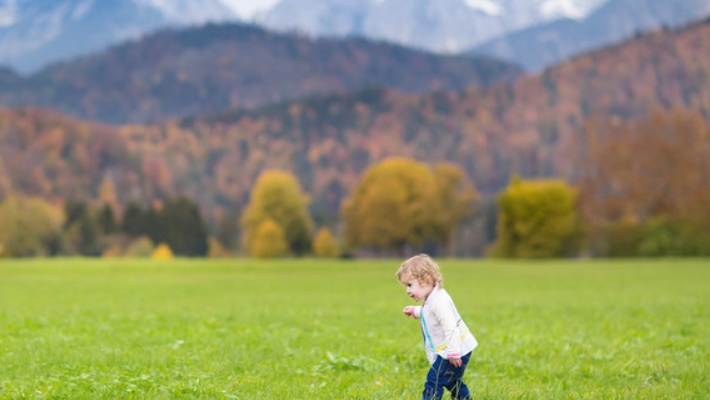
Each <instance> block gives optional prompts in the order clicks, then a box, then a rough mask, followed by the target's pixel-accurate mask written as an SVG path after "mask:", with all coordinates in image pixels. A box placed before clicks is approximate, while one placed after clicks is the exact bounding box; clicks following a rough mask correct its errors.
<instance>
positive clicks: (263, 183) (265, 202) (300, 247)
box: [241, 170, 313, 255]
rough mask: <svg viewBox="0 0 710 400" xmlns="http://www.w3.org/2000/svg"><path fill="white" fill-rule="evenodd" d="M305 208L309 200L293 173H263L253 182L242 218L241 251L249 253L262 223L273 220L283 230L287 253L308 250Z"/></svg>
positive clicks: (309, 221) (307, 227)
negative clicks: (242, 247)
mask: <svg viewBox="0 0 710 400" xmlns="http://www.w3.org/2000/svg"><path fill="white" fill-rule="evenodd" d="M307 205H308V197H307V196H306V195H305V194H304V193H303V191H302V190H301V185H300V183H299V182H298V178H296V177H295V176H294V175H293V174H291V173H289V172H284V171H276V170H268V171H264V172H263V173H262V174H261V175H260V176H259V178H258V179H257V181H256V184H255V186H254V189H253V190H252V193H251V198H250V201H249V205H248V206H247V207H246V209H245V210H244V214H243V216H242V219H241V225H242V229H243V232H244V236H243V246H244V248H245V249H247V250H248V251H251V249H252V247H253V246H252V242H253V241H254V240H255V238H256V236H257V231H258V230H259V229H261V228H260V227H261V226H262V224H263V223H264V221H266V220H272V221H273V222H274V223H276V224H277V225H278V226H279V227H280V228H281V229H282V230H283V234H284V238H285V240H286V243H287V250H289V251H291V252H292V253H293V254H295V255H301V254H304V253H305V252H307V251H309V250H310V248H311V229H312V225H313V222H312V221H311V218H310V216H309V215H308V209H307ZM252 255H254V254H253V253H252Z"/></svg>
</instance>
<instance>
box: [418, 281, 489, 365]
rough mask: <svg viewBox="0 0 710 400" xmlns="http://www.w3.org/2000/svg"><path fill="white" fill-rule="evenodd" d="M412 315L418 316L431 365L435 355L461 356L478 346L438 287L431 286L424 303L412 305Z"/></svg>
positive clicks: (446, 357) (443, 292)
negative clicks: (431, 289)
mask: <svg viewBox="0 0 710 400" xmlns="http://www.w3.org/2000/svg"><path fill="white" fill-rule="evenodd" d="M413 315H414V317H415V318H419V319H420V325H421V327H422V336H424V348H425V349H426V355H427V358H428V359H429V363H431V364H434V361H436V356H437V355H440V356H441V357H443V358H444V359H448V358H456V357H462V356H465V355H466V354H468V353H470V352H471V351H472V350H473V349H475V348H476V346H478V342H477V341H476V338H474V337H473V334H471V332H470V331H469V330H468V327H467V326H466V323H464V322H463V320H462V319H461V315H459V313H458V311H457V310H456V306H455V305H454V301H453V300H452V299H451V296H449V294H448V293H447V292H446V290H444V289H443V288H440V287H439V286H436V287H435V288H434V290H433V291H432V292H431V293H430V294H429V297H427V299H426V300H425V301H424V304H423V305H421V306H416V307H415V308H414V314H413Z"/></svg>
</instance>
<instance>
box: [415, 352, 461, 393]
mask: <svg viewBox="0 0 710 400" xmlns="http://www.w3.org/2000/svg"><path fill="white" fill-rule="evenodd" d="M469 358H471V353H468V354H466V355H465V356H463V357H461V366H460V367H458V368H457V367H454V366H453V365H451V363H449V360H446V359H444V358H443V357H441V356H439V357H437V358H436V361H435V362H434V365H432V366H431V368H430V369H429V373H428V374H427V375H426V383H425V384H424V392H423V393H422V399H424V400H431V399H437V400H438V399H441V397H442V396H443V395H444V388H446V389H448V390H449V392H451V398H452V399H462V400H463V399H470V398H471V395H470V393H469V391H468V387H467V386H466V384H465V383H463V373H464V371H466V365H468V360H469Z"/></svg>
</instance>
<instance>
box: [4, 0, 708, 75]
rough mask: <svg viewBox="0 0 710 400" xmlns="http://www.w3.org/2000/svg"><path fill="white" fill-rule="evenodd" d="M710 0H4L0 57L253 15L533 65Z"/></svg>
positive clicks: (36, 54) (678, 18)
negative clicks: (249, 2) (249, 7)
mask: <svg viewBox="0 0 710 400" xmlns="http://www.w3.org/2000/svg"><path fill="white" fill-rule="evenodd" d="M709 5H710V0H497V1H496V0H280V1H277V2H275V3H274V4H273V5H272V6H271V7H270V8H268V9H265V10H262V11H261V12H259V13H258V14H254V15H249V16H247V15H244V14H243V10H242V9H243V8H244V7H243V6H241V5H240V3H239V2H235V1H230V0H172V1H165V0H111V1H101V0H5V1H3V2H0V64H3V65H6V66H9V67H11V68H12V69H14V70H15V71H17V72H18V73H20V74H23V75H28V74H32V73H35V72H37V71H38V70H40V69H41V68H43V67H45V66H47V65H48V64H50V63H53V62H56V61H63V60H68V59H70V58H73V57H75V56H79V55H86V54H88V53H91V52H96V51H100V50H103V49H104V48H106V47H107V46H111V45H115V44H117V43H121V42H125V41H126V40H135V39H138V38H140V37H141V36H143V35H146V34H150V33H153V32H155V31H156V30H159V29H164V28H166V27H173V28H176V27H186V26H190V25H199V24H203V23H205V22H207V21H212V22H234V21H242V22H253V23H256V24H258V25H260V26H263V27H265V28H267V29H269V30H276V31H279V32H285V31H294V30H295V31H298V32H299V33H301V34H305V35H309V36H313V37H351V36H357V37H365V38H369V39H372V40H386V41H389V42H392V43H396V44H400V45H404V46H408V47H414V48H418V49H423V50H427V51H433V52H439V53H446V54H451V53H464V52H469V51H473V52H475V53H476V54H486V55H490V56H495V57H499V58H502V59H505V60H509V61H511V62H515V63H518V64H520V65H523V66H526V67H527V68H528V69H529V70H531V71H537V70H541V69H542V68H544V67H547V66H549V65H551V64H552V63H554V62H558V61H560V60H562V59H565V58H567V57H570V56H572V55H575V54H579V53H581V52H582V51H586V50H590V49H592V48H596V47H599V46H603V45H607V44H611V43H614V42H618V41H620V40H623V39H625V38H628V37H630V36H631V35H633V34H636V33H638V32H641V31H645V30H649V29H654V28H658V27H661V26H664V25H667V26H677V25H678V24H683V23H686V22H689V21H692V20H697V19H701V18H703V17H704V16H705V15H707V13H708V12H710V11H709Z"/></svg>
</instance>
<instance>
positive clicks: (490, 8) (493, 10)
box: [464, 0, 503, 16]
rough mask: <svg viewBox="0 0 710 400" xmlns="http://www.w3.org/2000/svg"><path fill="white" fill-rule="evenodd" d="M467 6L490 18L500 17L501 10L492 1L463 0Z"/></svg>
mask: <svg viewBox="0 0 710 400" xmlns="http://www.w3.org/2000/svg"><path fill="white" fill-rule="evenodd" d="M464 3H466V5H467V6H469V7H470V8H472V9H474V10H478V11H481V12H483V13H484V14H488V15H491V16H497V15H500V14H501V12H502V11H503V9H502V8H501V6H500V5H499V4H498V3H496V2H495V1H493V0H464Z"/></svg>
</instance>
